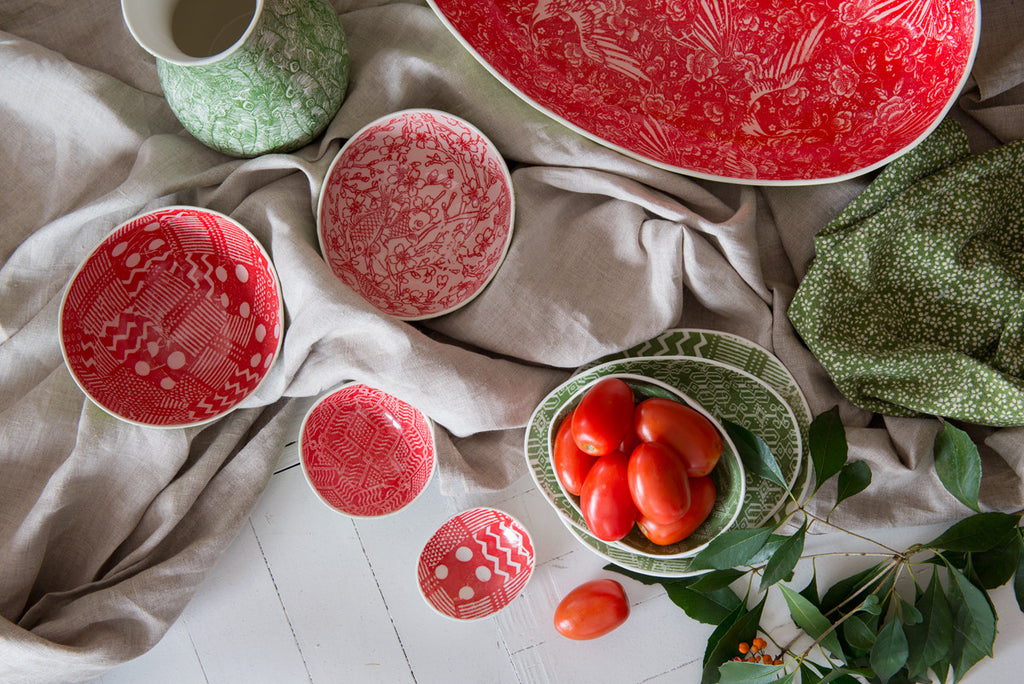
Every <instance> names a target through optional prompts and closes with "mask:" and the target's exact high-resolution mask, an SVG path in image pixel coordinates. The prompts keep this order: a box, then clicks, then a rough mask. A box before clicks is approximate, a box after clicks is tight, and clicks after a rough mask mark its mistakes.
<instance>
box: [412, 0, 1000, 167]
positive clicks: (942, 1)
mask: <svg viewBox="0 0 1024 684" xmlns="http://www.w3.org/2000/svg"><path fill="white" fill-rule="evenodd" d="M429 2H430V4H431V5H432V6H433V7H434V9H435V10H436V11H437V13H438V14H439V15H440V16H441V18H442V19H443V20H444V22H445V23H446V24H447V25H448V26H449V28H450V29H451V30H452V32H453V33H454V34H455V35H456V36H457V37H458V38H459V39H460V40H461V41H462V42H463V43H464V44H465V46H466V47H467V48H469V50H470V51H471V52H472V53H473V54H474V55H475V56H476V57H477V58H478V59H479V60H480V61H481V62H482V63H483V64H484V65H485V66H486V67H487V68H489V69H490V70H491V71H492V72H493V73H494V74H495V75H496V76H497V77H498V78H499V79H501V80H502V81H503V82H504V83H505V84H506V85H507V86H509V87H510V88H511V89H512V90H513V91H514V92H516V93H518V94H519V95H520V96H522V97H523V98H524V99H526V100H527V101H529V102H530V103H531V104H533V105H535V106H536V107H537V108H538V109H540V110H542V111H544V112H546V113H548V114H550V115H552V116H553V117H555V118H557V119H559V120H561V121H562V122H564V123H566V124H568V125H570V126H572V127H573V128H575V129H576V130H578V131H579V132H581V133H583V134H584V135H587V136H589V137H591V138H593V139H595V140H597V141H599V142H602V143H605V144H607V145H609V146H610V147H613V148H615V149H618V150H620V151H622V152H625V153H626V154H629V155H631V156H634V157H636V158H639V159H642V160H644V161H647V162H649V163H651V164H654V165H656V166H660V167H663V168H667V169H671V170H673V171H681V172H684V173H688V174H691V175H696V176H701V177H705V178H712V179H716V180H725V181H731V182H742V183H757V184H772V185H774V184H778V185H785V184H809V183H823V182H830V181H837V180H841V179H843V178H848V177H850V176H853V175H857V174H860V173H864V172H866V171H869V170H871V169H874V168H878V167H879V166H881V165H883V164H885V163H887V162H889V161H891V160H892V159H894V158H896V157H897V156H899V155H900V154H902V153H904V152H906V151H907V150H909V149H910V148H911V147H913V146H914V145H916V144H917V143H918V142H920V141H921V140H922V139H923V138H924V137H925V136H926V135H927V134H928V133H929V132H931V130H932V129H933V128H934V127H935V125H937V123H938V122H939V121H940V120H941V119H942V117H943V116H944V115H945V113H946V112H947V111H948V110H949V108H950V107H951V106H952V104H953V102H954V101H955V100H956V98H957V96H958V95H959V93H960V90H961V88H962V87H963V85H964V83H965V82H966V80H967V77H968V76H969V75H970V70H971V65H972V63H973V61H974V56H975V51H976V49H977V45H978V35H979V26H980V3H979V2H978V0H801V1H800V2H793V0H757V2H749V1H748V0H614V1H611V0H429Z"/></svg>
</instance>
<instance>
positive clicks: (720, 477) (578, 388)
mask: <svg viewBox="0 0 1024 684" xmlns="http://www.w3.org/2000/svg"><path fill="white" fill-rule="evenodd" d="M608 377H616V378H620V379H621V380H623V381H625V382H626V384H627V385H629V386H630V387H631V388H632V389H633V395H634V397H636V400H637V401H642V400H643V399H647V398H649V397H663V398H665V399H672V400H674V401H678V402H681V403H683V404H686V405H687V406H689V407H690V408H692V409H694V410H695V411H697V412H699V413H700V414H701V415H703V416H704V417H705V418H707V419H708V420H710V421H711V423H712V425H714V426H715V429H717V430H718V432H719V434H721V435H722V446H723V449H722V457H721V459H719V461H718V465H716V466H715V469H714V470H712V471H711V478H712V481H713V482H714V483H715V489H716V490H717V492H718V496H717V498H716V500H715V505H714V508H712V509H711V513H710V515H709V516H708V519H707V520H705V521H704V523H703V524H701V526H700V527H698V528H697V529H696V530H695V531H694V532H693V534H691V535H690V536H689V537H687V538H686V539H683V540H682V541H680V542H677V543H675V544H670V545H666V546H659V545H658V544H655V543H654V542H652V541H650V540H649V539H647V537H645V536H644V535H643V533H642V532H640V530H639V529H638V528H637V527H636V526H634V527H633V529H632V531H630V533H629V534H627V535H626V536H625V537H623V538H622V539H620V540H619V541H617V542H610V543H609V544H610V545H611V546H617V547H620V548H622V549H624V550H627V551H629V552H630V553H634V554H638V555H641V556H648V557H651V558H687V557H690V556H694V555H696V554H697V552H698V551H700V550H701V549H703V548H704V547H705V546H707V545H708V544H709V543H710V542H711V540H712V539H714V538H715V537H717V536H718V535H720V534H721V533H722V532H725V531H726V530H728V529H729V528H730V527H732V526H733V524H734V523H735V522H736V519H737V517H739V514H740V509H741V506H742V504H743V498H744V495H745V494H746V474H745V472H744V469H743V463H742V462H741V461H740V458H739V455H738V454H737V452H736V447H735V445H733V443H732V441H731V440H730V439H729V435H728V434H726V432H725V430H723V429H722V426H721V424H720V423H719V422H718V420H717V419H716V418H715V417H714V416H713V415H711V414H710V413H709V412H708V411H707V410H705V409H704V408H703V407H702V406H701V405H700V404H698V403H697V402H696V401H694V400H693V399H692V398H691V397H689V396H687V395H685V394H683V393H682V392H680V391H679V390H678V389H676V388H675V387H673V386H671V385H669V384H667V383H664V382H661V381H660V380H655V379H654V378H650V377H647V376H644V375H638V374H633V373H611V374H608V375H604V376H602V377H599V378H590V380H589V381H586V382H582V383H581V382H580V379H579V378H578V377H574V378H570V379H569V380H568V381H566V382H565V383H563V384H562V385H560V386H559V387H557V388H555V390H554V391H552V392H551V394H549V395H548V397H547V398H546V399H545V400H544V401H542V402H541V404H540V406H538V407H537V409H536V410H535V411H534V414H533V416H532V417H531V419H530V422H531V424H533V423H535V422H536V421H538V420H542V421H544V422H546V423H547V424H548V427H547V442H546V444H545V445H544V453H543V455H542V458H543V460H544V461H545V462H546V467H545V468H544V470H550V471H551V475H552V476H553V472H554V468H553V466H551V451H552V446H553V445H554V443H555V435H556V434H557V432H558V426H559V425H561V423H562V421H563V420H564V419H565V417H566V416H567V415H568V414H569V412H570V411H571V410H572V409H574V408H575V407H576V405H577V404H579V402H580V400H581V399H582V398H583V395H584V394H585V393H586V392H587V390H589V389H590V388H591V387H593V385H594V383H596V382H597V381H598V380H603V379H604V378H608ZM527 432H528V433H529V432H530V430H529V429H528V430H527ZM531 473H532V474H533V477H534V480H535V481H536V480H537V478H538V477H539V476H542V474H539V473H538V472H537V470H536V469H533V468H531ZM555 481H556V483H557V490H554V494H553V496H552V495H551V494H550V492H551V491H552V489H551V488H550V487H547V488H545V487H543V486H542V487H540V489H541V491H542V492H544V491H546V492H549V495H548V501H549V503H551V504H552V506H554V508H555V510H556V511H558V513H559V515H560V516H562V518H563V520H566V521H568V522H569V523H571V524H572V525H573V526H574V527H577V528H579V529H581V530H582V531H584V532H587V533H588V534H589V533H590V531H589V529H588V528H587V525H586V522H585V521H584V520H583V513H582V511H581V509H580V499H579V497H578V496H576V495H574V494H570V493H568V492H567V491H566V490H565V488H564V487H562V485H561V483H560V482H557V477H556V478H555ZM539 484H540V482H538V485H539ZM553 497H554V498H557V499H558V500H553Z"/></svg>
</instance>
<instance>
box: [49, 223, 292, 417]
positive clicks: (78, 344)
mask: <svg viewBox="0 0 1024 684" xmlns="http://www.w3.org/2000/svg"><path fill="white" fill-rule="evenodd" d="M282 318H283V310H282V305H281V294H280V290H279V286H278V279H277V274H276V273H275V271H274V267H273V264H272V263H271V261H270V257H269V256H268V255H267V253H266V252H265V251H264V250H263V248H262V247H261V246H260V244H259V243H258V242H257V241H256V239H255V238H254V237H253V236H252V235H251V234H250V233H249V232H248V231H247V230H246V229H245V228H243V227H242V226H241V225H239V224H238V223H236V222H235V221H234V220H232V219H230V218H228V217H227V216H224V215H223V214H218V213H217V212H213V211H209V210H206V209H200V208H197V207H185V206H175V207H167V208H163V209H158V210H156V211H152V212H149V213H146V214H142V215H140V216H137V217H135V218H133V219H131V220H130V221H128V222H126V223H124V224H123V225H121V226H120V227H118V228H117V229H116V230H114V232H112V233H111V234H110V235H108V236H107V237H106V238H105V239H104V240H103V241H102V242H101V243H100V244H99V245H98V246H97V247H96V248H95V249H94V250H93V251H92V252H91V253H90V254H89V256H88V257H87V258H86V259H85V261H84V262H83V263H82V265H81V266H79V268H78V270H77V271H76V272H75V274H74V276H73V277H72V279H71V283H70V285H68V288H67V290H66V291H65V293H64V298H63V300H62V302H61V308H60V317H59V321H60V323H59V325H60V343H61V352H62V354H63V356H64V360H65V363H66V364H67V367H68V369H69V370H70V371H71V375H72V377H73V378H74V379H75V382H76V383H78V385H79V387H81V388H82V390H83V391H84V392H85V394H86V395H87V396H88V397H89V398H90V399H92V400H93V401H94V402H95V403H96V404H97V405H99V406H100V407H101V408H103V409H104V410H105V411H107V412H108V413H110V414H112V415H114V416H116V417H118V418H120V419H122V420H125V421H128V422H131V423H137V424H141V425H147V426H153V427H183V426H191V425H198V424H201V423H206V422H209V421H212V420H215V419H216V418H219V417H220V416H222V415H224V414H225V413H227V412H228V411H230V410H232V409H233V408H235V407H236V406H237V405H238V404H239V403H240V402H241V401H242V400H243V399H245V398H246V397H247V396H249V395H250V394H252V393H253V392H254V391H255V390H256V388H257V387H258V386H259V385H260V383H261V382H262V381H263V379H264V378H265V377H266V376H267V373H268V372H269V371H270V368H271V366H272V365H273V363H274V360H275V358H276V357H277V354H278V350H279V349H280V345H281V336H282V330H281V322H282Z"/></svg>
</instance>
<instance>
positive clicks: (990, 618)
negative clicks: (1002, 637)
mask: <svg viewBox="0 0 1024 684" xmlns="http://www.w3.org/2000/svg"><path fill="white" fill-rule="evenodd" d="M946 572H947V573H948V574H949V577H950V579H951V580H952V581H951V582H950V585H949V602H950V604H951V605H952V606H953V646H952V649H951V650H950V656H951V657H950V661H951V662H950V664H951V666H952V667H953V677H954V681H960V680H961V679H963V676H964V674H966V672H967V671H968V670H969V669H971V668H972V667H973V666H974V664H975V663H977V662H978V661H979V660H981V659H982V658H984V657H985V656H989V657H991V656H992V644H993V643H994V642H995V639H996V615H995V613H994V612H993V611H992V605H991V604H990V603H989V601H988V597H987V596H986V595H985V592H983V591H982V590H981V589H979V588H978V587H976V586H974V585H973V584H971V581H970V580H968V579H967V577H965V576H964V574H963V573H962V572H960V571H959V570H955V569H953V568H947V570H946Z"/></svg>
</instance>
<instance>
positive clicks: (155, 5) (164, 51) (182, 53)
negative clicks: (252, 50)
mask: <svg viewBox="0 0 1024 684" xmlns="http://www.w3.org/2000/svg"><path fill="white" fill-rule="evenodd" d="M263 2H264V0H121V11H122V13H123V14H124V20H125V23H126V24H127V25H128V29H129V30H130V31H131V33H132V36H134V37H135V40H136V41H137V42H138V43H139V45H141V46H142V47H143V48H145V49H146V50H147V51H148V52H150V53H151V54H153V55H154V56H156V57H159V58H160V59H164V60H167V61H168V62H174V63H176V64H191V65H196V64H204V63H209V62H213V61H216V60H218V59H222V58H223V57H225V56H227V55H229V54H231V52H233V51H234V50H236V49H238V47H239V46H240V45H241V44H242V43H244V42H245V39H246V38H248V36H249V34H250V33H251V32H252V29H253V27H254V26H255V25H256V21H257V19H258V18H259V15H260V12H261V11H262V10H263Z"/></svg>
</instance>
